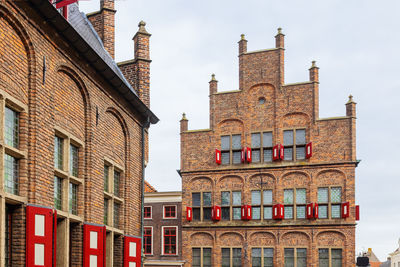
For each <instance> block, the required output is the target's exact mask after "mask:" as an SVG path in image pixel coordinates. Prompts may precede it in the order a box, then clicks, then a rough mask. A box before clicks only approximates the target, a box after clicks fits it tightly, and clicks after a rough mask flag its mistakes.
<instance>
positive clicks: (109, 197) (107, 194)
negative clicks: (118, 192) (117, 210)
mask: <svg viewBox="0 0 400 267" xmlns="http://www.w3.org/2000/svg"><path fill="white" fill-rule="evenodd" d="M104 196H105V197H106V198H108V199H111V198H112V194H111V193H109V192H106V191H104Z"/></svg>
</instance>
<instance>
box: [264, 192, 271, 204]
mask: <svg viewBox="0 0 400 267" xmlns="http://www.w3.org/2000/svg"><path fill="white" fill-rule="evenodd" d="M263 194H264V195H263V202H264V205H265V204H266V205H271V204H272V190H264V191H263Z"/></svg>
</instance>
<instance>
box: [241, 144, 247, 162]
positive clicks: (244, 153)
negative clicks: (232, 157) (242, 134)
mask: <svg viewBox="0 0 400 267" xmlns="http://www.w3.org/2000/svg"><path fill="white" fill-rule="evenodd" d="M241 160H242V163H244V162H245V161H246V148H245V147H244V148H242V154H241Z"/></svg>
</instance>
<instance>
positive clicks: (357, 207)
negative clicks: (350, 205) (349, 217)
mask: <svg viewBox="0 0 400 267" xmlns="http://www.w3.org/2000/svg"><path fill="white" fill-rule="evenodd" d="M359 220H360V206H359V205H356V221H359Z"/></svg>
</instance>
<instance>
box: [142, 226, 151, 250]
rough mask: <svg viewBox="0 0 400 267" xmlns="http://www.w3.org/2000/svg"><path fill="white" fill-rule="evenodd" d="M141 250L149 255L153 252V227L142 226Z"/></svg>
mask: <svg viewBox="0 0 400 267" xmlns="http://www.w3.org/2000/svg"><path fill="white" fill-rule="evenodd" d="M143 231H144V232H143V250H144V254H146V255H151V254H153V249H152V248H153V245H152V243H153V242H152V241H153V228H151V227H144V229H143Z"/></svg>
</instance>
